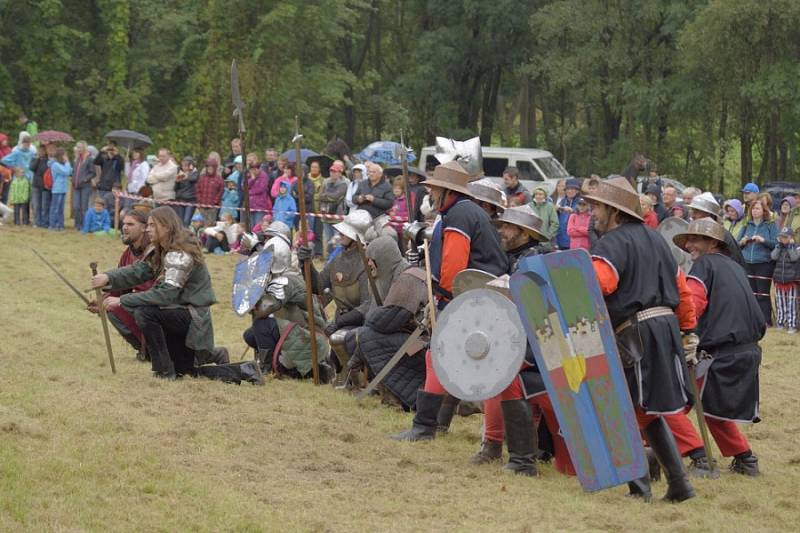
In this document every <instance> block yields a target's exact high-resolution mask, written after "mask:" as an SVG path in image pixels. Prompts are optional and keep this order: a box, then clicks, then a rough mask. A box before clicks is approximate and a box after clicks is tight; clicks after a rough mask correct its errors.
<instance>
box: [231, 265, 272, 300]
mask: <svg viewBox="0 0 800 533" xmlns="http://www.w3.org/2000/svg"><path fill="white" fill-rule="evenodd" d="M270 266H272V250H264V251H262V252H260V253H257V254H254V255H251V256H250V257H249V258H248V259H247V260H245V261H240V262H239V264H237V265H236V268H235V269H234V271H233V291H232V292H231V305H233V310H234V312H235V313H236V314H237V315H239V316H244V315H246V314H247V313H248V311H250V310H251V309H252V308H253V307H255V305H256V304H257V303H258V300H259V299H260V298H261V296H262V295H263V294H264V291H265V290H266V288H267V282H269V275H270Z"/></svg>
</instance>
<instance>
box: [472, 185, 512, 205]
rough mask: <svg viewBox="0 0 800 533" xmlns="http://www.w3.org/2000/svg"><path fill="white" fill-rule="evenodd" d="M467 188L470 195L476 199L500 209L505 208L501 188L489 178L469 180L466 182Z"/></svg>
mask: <svg viewBox="0 0 800 533" xmlns="http://www.w3.org/2000/svg"><path fill="white" fill-rule="evenodd" d="M467 188H468V189H469V191H470V196H472V197H473V198H475V199H476V200H480V201H481V202H487V203H490V204H492V205H494V206H496V207H499V208H500V209H505V208H506V195H505V193H504V192H503V189H501V188H500V185H498V184H496V183H495V182H493V181H492V180H491V179H489V178H481V179H479V180H475V181H470V182H469V183H467Z"/></svg>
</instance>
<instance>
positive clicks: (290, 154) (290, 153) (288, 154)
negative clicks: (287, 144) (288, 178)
mask: <svg viewBox="0 0 800 533" xmlns="http://www.w3.org/2000/svg"><path fill="white" fill-rule="evenodd" d="M296 154H297V152H296V151H295V149H294V148H292V149H291V150H286V151H285V152H283V153H282V154H281V157H285V158H287V159H288V160H289V163H294V162H295V155H296ZM315 155H319V154H318V153H317V152H315V151H314V150H308V149H306V148H302V149H301V150H300V157H301V159H302V160H303V161H302V162H303V163H305V161H306V159H308V158H309V157H314V156H315Z"/></svg>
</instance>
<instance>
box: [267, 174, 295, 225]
mask: <svg viewBox="0 0 800 533" xmlns="http://www.w3.org/2000/svg"><path fill="white" fill-rule="evenodd" d="M291 192H292V184H291V183H289V182H288V181H282V182H280V184H279V185H278V196H277V198H275V202H274V203H273V204H272V219H273V220H279V221H281V222H283V223H284V224H286V225H287V226H289V227H290V228H291V227H293V226H294V219H295V216H296V215H295V213H296V211H297V202H295V201H294V198H293V197H292V194H291Z"/></svg>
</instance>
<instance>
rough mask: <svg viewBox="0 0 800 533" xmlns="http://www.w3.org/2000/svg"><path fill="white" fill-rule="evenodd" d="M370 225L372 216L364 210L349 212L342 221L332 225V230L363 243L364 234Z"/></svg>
mask: <svg viewBox="0 0 800 533" xmlns="http://www.w3.org/2000/svg"><path fill="white" fill-rule="evenodd" d="M371 225H372V216H371V215H370V214H369V213H368V212H367V211H365V210H364V209H355V210H353V211H351V212H350V213H349V214H348V215H347V216H345V217H344V220H342V221H341V222H338V223H336V224H334V225H333V228H334V229H335V230H336V231H338V232H339V233H341V234H342V235H344V236H345V237H348V238H349V239H351V240H354V241H362V242H363V241H364V233H365V232H366V231H367V229H369V227H370V226H371Z"/></svg>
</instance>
